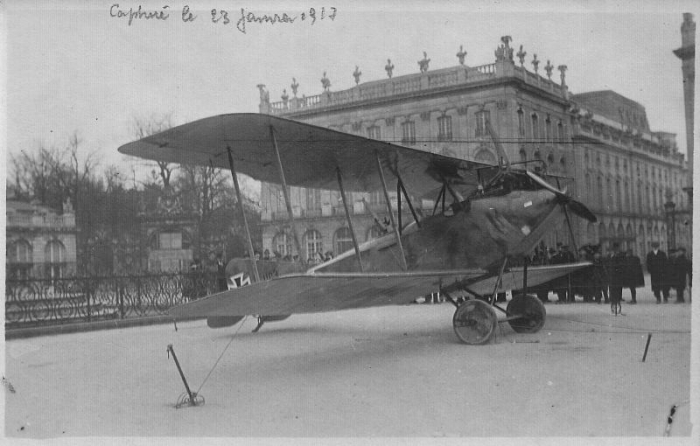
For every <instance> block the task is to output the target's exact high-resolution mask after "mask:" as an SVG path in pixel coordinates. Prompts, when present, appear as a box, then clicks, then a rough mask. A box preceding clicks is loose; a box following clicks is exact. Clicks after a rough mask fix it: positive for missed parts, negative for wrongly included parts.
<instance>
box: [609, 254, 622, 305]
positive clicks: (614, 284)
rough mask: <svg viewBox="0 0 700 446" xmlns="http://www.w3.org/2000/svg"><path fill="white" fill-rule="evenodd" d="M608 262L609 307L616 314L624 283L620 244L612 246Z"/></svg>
mask: <svg viewBox="0 0 700 446" xmlns="http://www.w3.org/2000/svg"><path fill="white" fill-rule="evenodd" d="M609 262H610V263H609V264H608V267H609V276H610V305H611V306H612V309H613V313H615V314H618V313H619V312H620V311H619V310H620V302H622V287H623V286H624V282H625V278H624V274H625V253H623V252H620V244H619V243H617V242H615V243H613V244H612V253H611V255H610V260H609Z"/></svg>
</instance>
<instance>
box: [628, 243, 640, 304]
mask: <svg viewBox="0 0 700 446" xmlns="http://www.w3.org/2000/svg"><path fill="white" fill-rule="evenodd" d="M643 286H644V271H643V270H642V262H641V260H640V259H639V257H637V256H636V255H634V252H633V251H632V250H631V249H629V250H627V255H626V256H625V268H624V275H623V287H624V288H629V289H630V293H631V294H632V301H631V302H630V303H631V304H636V303H637V288H640V287H643Z"/></svg>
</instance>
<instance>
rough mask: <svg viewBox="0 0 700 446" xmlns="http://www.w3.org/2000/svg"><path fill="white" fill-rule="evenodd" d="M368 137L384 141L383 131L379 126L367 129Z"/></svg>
mask: <svg viewBox="0 0 700 446" xmlns="http://www.w3.org/2000/svg"><path fill="white" fill-rule="evenodd" d="M367 137H368V138H370V139H382V131H381V128H379V126H376V125H373V126H372V127H367Z"/></svg>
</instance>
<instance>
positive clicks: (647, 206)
mask: <svg viewBox="0 0 700 446" xmlns="http://www.w3.org/2000/svg"><path fill="white" fill-rule="evenodd" d="M644 196H645V197H646V198H647V200H646V201H645V203H646V209H645V211H646V212H650V211H651V209H649V207H650V203H649V185H646V186H645V187H644Z"/></svg>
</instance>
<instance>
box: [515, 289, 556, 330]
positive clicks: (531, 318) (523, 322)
mask: <svg viewBox="0 0 700 446" xmlns="http://www.w3.org/2000/svg"><path fill="white" fill-rule="evenodd" d="M514 314H523V315H524V317H522V318H519V319H511V320H509V321H508V323H509V324H510V327H511V328H512V329H513V331H515V332H516V333H537V332H538V331H540V329H542V327H544V322H545V319H546V318H547V310H545V307H544V304H543V303H542V301H541V300H539V299H538V298H537V297H536V296H533V295H531V294H526V295H522V294H519V295H517V296H513V299H511V301H510V302H508V306H507V307H506V315H507V316H508V317H510V316H512V315H514Z"/></svg>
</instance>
